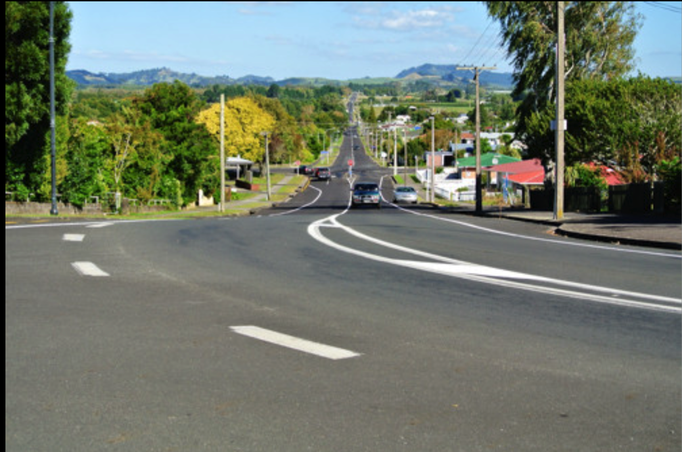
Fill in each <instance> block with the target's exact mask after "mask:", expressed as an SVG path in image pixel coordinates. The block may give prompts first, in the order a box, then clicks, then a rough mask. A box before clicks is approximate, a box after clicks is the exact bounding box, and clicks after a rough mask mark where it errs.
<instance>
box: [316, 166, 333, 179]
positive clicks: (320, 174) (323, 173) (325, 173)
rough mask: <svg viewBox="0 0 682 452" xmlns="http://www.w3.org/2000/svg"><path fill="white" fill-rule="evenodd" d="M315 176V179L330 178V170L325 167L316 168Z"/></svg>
mask: <svg viewBox="0 0 682 452" xmlns="http://www.w3.org/2000/svg"><path fill="white" fill-rule="evenodd" d="M315 177H317V180H329V179H331V178H332V172H331V171H329V168H326V167H321V168H317V170H316V171H315Z"/></svg>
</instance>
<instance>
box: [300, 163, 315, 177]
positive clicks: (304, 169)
mask: <svg viewBox="0 0 682 452" xmlns="http://www.w3.org/2000/svg"><path fill="white" fill-rule="evenodd" d="M298 174H301V175H304V176H312V175H313V168H312V166H308V165H301V166H299V167H298Z"/></svg>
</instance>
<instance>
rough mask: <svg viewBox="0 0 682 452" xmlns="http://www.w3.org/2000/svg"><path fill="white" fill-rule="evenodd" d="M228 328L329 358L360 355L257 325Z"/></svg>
mask: <svg viewBox="0 0 682 452" xmlns="http://www.w3.org/2000/svg"><path fill="white" fill-rule="evenodd" d="M230 329H231V330H232V331H234V332H235V333H237V334H241V335H242V336H246V337H250V338H252V339H257V340H260V341H263V342H267V343H270V344H274V345H279V346H281V347H285V348H290V349H293V350H297V351H300V352H304V353H308V354H311V355H316V356H320V357H322V358H327V359H331V360H340V359H348V358H355V357H357V356H360V353H356V352H353V351H350V350H345V349H342V348H338V347H332V346H330V345H325V344H320V343H319V342H313V341H309V340H306V339H301V338H298V337H294V336H289V335H288V334H282V333H278V332H276V331H272V330H267V329H265V328H260V327H257V326H232V327H230Z"/></svg>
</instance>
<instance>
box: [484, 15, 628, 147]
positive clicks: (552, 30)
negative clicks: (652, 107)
mask: <svg viewBox="0 0 682 452" xmlns="http://www.w3.org/2000/svg"><path fill="white" fill-rule="evenodd" d="M564 3H565V5H566V8H565V17H564V22H565V29H566V46H565V47H566V54H565V68H564V73H565V78H566V80H567V82H568V81H571V80H584V79H591V80H611V79H615V78H618V77H621V76H623V75H626V74H627V73H629V72H630V71H631V70H632V69H633V66H632V60H633V57H634V50H633V47H632V44H633V42H634V39H635V36H636V33H637V31H638V29H639V27H640V26H641V17H640V16H639V15H637V14H636V13H635V12H634V5H633V4H632V2H575V1H574V2H564ZM486 4H487V8H488V14H489V15H490V16H491V17H493V18H494V19H497V20H498V21H499V22H500V25H501V36H502V38H503V40H504V43H505V45H506V48H507V54H508V55H509V56H510V57H511V58H512V61H513V64H514V78H515V81H516V86H515V89H514V92H513V95H514V96H521V95H523V96H524V98H523V101H522V103H521V105H520V106H519V108H518V109H517V134H518V135H519V136H520V137H521V138H522V139H524V140H527V139H528V135H529V134H530V133H531V131H532V129H534V128H535V127H536V126H537V124H535V123H534V121H535V119H536V115H537V112H538V111H543V110H546V109H547V108H548V107H549V106H550V105H552V104H553V102H554V99H555V98H556V87H555V74H556V61H555V48H556V47H555V46H556V43H557V36H556V29H557V2H554V1H543V2H500V1H494V2H493V1H491V2H486ZM530 141H532V139H531V140H530ZM538 152H540V153H544V154H545V155H544V157H545V160H546V159H548V158H549V157H548V156H549V155H551V154H550V149H541V150H538Z"/></svg>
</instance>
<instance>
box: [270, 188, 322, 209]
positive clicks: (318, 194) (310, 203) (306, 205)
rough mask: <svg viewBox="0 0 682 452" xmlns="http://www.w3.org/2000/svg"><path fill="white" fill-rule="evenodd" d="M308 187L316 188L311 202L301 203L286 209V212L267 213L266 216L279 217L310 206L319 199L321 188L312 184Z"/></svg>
mask: <svg viewBox="0 0 682 452" xmlns="http://www.w3.org/2000/svg"><path fill="white" fill-rule="evenodd" d="M310 188H312V189H314V190H317V196H316V197H315V199H313V201H312V202H309V203H308V204H304V205H302V206H301V207H298V208H296V209H292V210H287V211H286V212H281V213H273V214H272V215H268V216H270V217H281V216H282V215H289V214H292V213H294V212H298V211H299V210H303V209H305V208H306V207H310V206H312V205H313V204H315V203H316V202H317V201H318V199H320V197H321V196H322V190H320V189H319V188H317V187H314V186H312V185H310Z"/></svg>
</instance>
